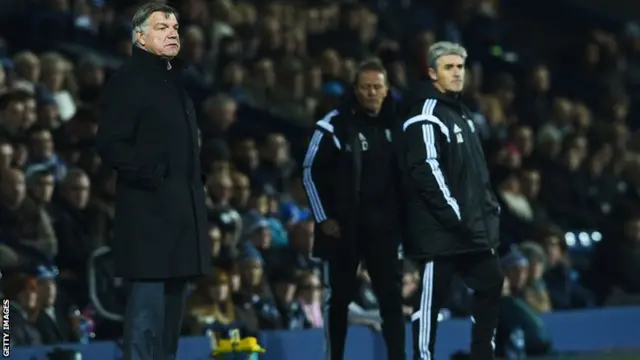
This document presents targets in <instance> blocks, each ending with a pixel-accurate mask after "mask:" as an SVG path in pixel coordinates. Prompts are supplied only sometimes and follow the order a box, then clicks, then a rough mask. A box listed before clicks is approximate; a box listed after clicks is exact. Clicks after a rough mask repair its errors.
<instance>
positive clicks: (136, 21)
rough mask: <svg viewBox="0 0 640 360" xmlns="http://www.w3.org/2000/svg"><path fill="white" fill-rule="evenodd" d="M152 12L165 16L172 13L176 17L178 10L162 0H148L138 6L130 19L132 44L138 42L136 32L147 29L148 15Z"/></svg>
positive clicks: (142, 31)
mask: <svg viewBox="0 0 640 360" xmlns="http://www.w3.org/2000/svg"><path fill="white" fill-rule="evenodd" d="M154 12H162V13H164V14H165V16H166V17H169V16H170V15H174V16H175V17H176V18H178V10H176V9H174V8H173V7H171V6H169V5H166V4H165V3H163V2H150V3H146V4H144V5H142V6H140V7H139V8H138V10H136V12H135V14H133V19H131V28H132V30H131V42H132V43H133V44H137V43H138V35H137V34H138V33H143V34H144V32H145V31H147V26H149V17H151V14H153V13H154Z"/></svg>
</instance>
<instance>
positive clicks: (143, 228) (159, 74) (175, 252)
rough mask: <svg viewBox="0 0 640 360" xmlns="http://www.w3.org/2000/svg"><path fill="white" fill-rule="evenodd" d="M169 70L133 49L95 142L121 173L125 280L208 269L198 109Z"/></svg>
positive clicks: (119, 218) (120, 266)
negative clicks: (196, 113)
mask: <svg viewBox="0 0 640 360" xmlns="http://www.w3.org/2000/svg"><path fill="white" fill-rule="evenodd" d="M171 65H172V66H171V68H170V69H169V68H168V62H167V61H166V60H165V59H162V58H160V57H157V56H155V55H153V54H151V53H148V52H146V51H144V50H142V49H139V48H137V47H134V51H133V56H132V58H130V59H129V60H127V61H126V62H125V63H124V64H123V65H122V67H121V68H120V69H119V70H118V71H117V72H116V73H114V74H113V75H112V77H111V78H110V79H109V81H108V82H107V84H106V86H105V92H104V96H103V100H104V109H103V114H102V119H101V122H100V127H99V129H98V135H97V140H96V143H97V146H98V152H99V154H100V156H101V157H102V160H103V162H105V163H106V164H108V165H109V166H111V167H112V168H114V169H115V170H116V171H117V174H118V175H117V178H118V181H117V187H116V207H115V224H114V240H113V251H114V257H115V258H114V260H115V265H116V269H115V273H116V276H120V277H123V278H127V279H138V280H163V279H171V278H183V277H194V276H200V275H206V274H208V273H210V271H211V244H210V242H209V240H208V237H207V236H206V232H207V230H206V229H207V227H208V226H207V217H206V207H205V193H204V187H203V183H202V173H201V169H200V163H199V161H198V159H199V152H200V149H199V147H198V127H197V121H196V116H195V109H194V105H193V102H192V101H191V99H190V98H189V96H188V94H187V92H186V91H185V89H184V88H183V86H182V85H181V81H180V78H181V71H182V68H181V66H180V65H179V63H178V62H177V61H175V62H173V61H172V62H171Z"/></svg>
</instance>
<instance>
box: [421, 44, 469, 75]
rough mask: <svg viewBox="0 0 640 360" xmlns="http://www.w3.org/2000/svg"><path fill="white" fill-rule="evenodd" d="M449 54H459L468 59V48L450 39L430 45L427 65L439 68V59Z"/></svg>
mask: <svg viewBox="0 0 640 360" xmlns="http://www.w3.org/2000/svg"><path fill="white" fill-rule="evenodd" d="M447 55H458V56H460V57H461V58H462V59H463V60H466V59H467V49H465V48H464V47H463V46H462V45H460V44H456V43H452V42H449V41H439V42H437V43H435V44H433V45H431V46H430V47H429V52H428V53H427V65H428V66H429V67H430V68H432V69H437V68H438V59H440V58H441V57H442V56H447Z"/></svg>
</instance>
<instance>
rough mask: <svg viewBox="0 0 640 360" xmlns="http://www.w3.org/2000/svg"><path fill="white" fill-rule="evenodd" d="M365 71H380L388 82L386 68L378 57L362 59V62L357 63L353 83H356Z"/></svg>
mask: <svg viewBox="0 0 640 360" xmlns="http://www.w3.org/2000/svg"><path fill="white" fill-rule="evenodd" d="M367 71H375V72H379V73H381V74H382V75H383V76H384V81H385V83H386V82H388V78H387V70H386V69H385V68H384V64H383V63H382V61H380V59H378V58H371V59H367V60H364V61H363V62H361V63H360V64H358V67H357V68H356V74H355V76H354V79H353V83H354V84H357V83H358V81H360V75H362V73H364V72H367Z"/></svg>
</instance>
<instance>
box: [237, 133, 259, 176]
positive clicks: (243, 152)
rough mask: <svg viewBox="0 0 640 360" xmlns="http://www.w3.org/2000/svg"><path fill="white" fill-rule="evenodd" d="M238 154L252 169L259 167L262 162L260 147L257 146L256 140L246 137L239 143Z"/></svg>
mask: <svg viewBox="0 0 640 360" xmlns="http://www.w3.org/2000/svg"><path fill="white" fill-rule="evenodd" d="M237 156H238V158H239V159H240V160H241V161H242V162H244V164H243V165H246V166H248V167H249V168H251V169H254V168H256V167H258V164H259V162H260V157H259V154H258V148H257V147H256V143H255V141H253V140H252V139H246V140H244V141H242V142H241V143H240V144H238V148H237Z"/></svg>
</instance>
